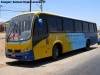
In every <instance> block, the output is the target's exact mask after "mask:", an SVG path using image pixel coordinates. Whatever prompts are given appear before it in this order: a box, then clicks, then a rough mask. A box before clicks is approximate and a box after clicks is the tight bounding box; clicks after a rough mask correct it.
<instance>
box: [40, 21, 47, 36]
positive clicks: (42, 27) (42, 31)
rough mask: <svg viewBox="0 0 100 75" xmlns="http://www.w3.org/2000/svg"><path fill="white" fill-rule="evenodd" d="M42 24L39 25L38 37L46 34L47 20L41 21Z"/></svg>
mask: <svg viewBox="0 0 100 75" xmlns="http://www.w3.org/2000/svg"><path fill="white" fill-rule="evenodd" d="M41 20H42V22H41V23H39V35H46V34H47V33H48V31H47V30H48V28H47V20H46V19H41Z"/></svg>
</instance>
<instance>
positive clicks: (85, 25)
mask: <svg viewBox="0 0 100 75" xmlns="http://www.w3.org/2000/svg"><path fill="white" fill-rule="evenodd" d="M83 31H84V32H89V26H88V23H86V22H83Z"/></svg>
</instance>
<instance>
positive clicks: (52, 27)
mask: <svg viewBox="0 0 100 75" xmlns="http://www.w3.org/2000/svg"><path fill="white" fill-rule="evenodd" d="M49 24H50V32H57V27H56V19H55V17H52V16H49Z"/></svg>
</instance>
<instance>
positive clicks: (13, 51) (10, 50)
mask: <svg viewBox="0 0 100 75" xmlns="http://www.w3.org/2000/svg"><path fill="white" fill-rule="evenodd" d="M8 52H10V53H20V52H21V50H12V49H8Z"/></svg>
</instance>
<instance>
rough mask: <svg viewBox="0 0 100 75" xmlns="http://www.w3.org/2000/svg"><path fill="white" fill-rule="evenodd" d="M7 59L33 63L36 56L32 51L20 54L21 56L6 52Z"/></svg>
mask: <svg viewBox="0 0 100 75" xmlns="http://www.w3.org/2000/svg"><path fill="white" fill-rule="evenodd" d="M5 54H6V57H7V58H12V59H18V60H22V61H33V60H34V54H33V50H30V51H28V52H24V53H20V54H12V53H9V52H5Z"/></svg>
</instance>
